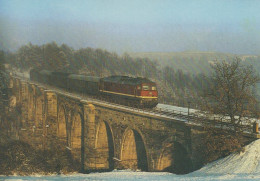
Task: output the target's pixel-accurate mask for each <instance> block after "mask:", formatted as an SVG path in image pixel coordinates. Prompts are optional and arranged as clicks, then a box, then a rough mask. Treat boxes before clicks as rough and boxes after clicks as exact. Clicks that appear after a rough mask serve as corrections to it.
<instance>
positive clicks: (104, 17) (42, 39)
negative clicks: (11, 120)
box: [0, 0, 260, 55]
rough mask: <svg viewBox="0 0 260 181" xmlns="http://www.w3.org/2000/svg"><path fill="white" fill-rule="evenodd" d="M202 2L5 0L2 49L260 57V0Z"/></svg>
mask: <svg viewBox="0 0 260 181" xmlns="http://www.w3.org/2000/svg"><path fill="white" fill-rule="evenodd" d="M196 2H198V3H196ZM196 2H194V1H189V0H187V1H167V0H165V1H162V2H160V1H157V0H153V1H146V0H143V1H133V2H127V1H115V0H114V1H113V0H108V1H81V0H78V1H75V2H74V3H72V2H70V1H62V3H61V1H48V0H47V1H43V2H42V1H30V0H27V1H16V0H10V1H6V0H0V5H1V7H0V27H1V29H0V49H1V50H5V51H15V50H17V49H18V48H19V47H21V46H22V45H26V44H28V43H29V42H31V43H32V44H35V45H43V44H46V43H50V42H53V41H55V42H56V43H57V44H59V45H61V44H67V45H68V46H70V47H72V48H74V49H80V48H87V47H91V48H101V49H106V50H107V51H110V52H116V53H118V54H123V53H124V52H183V51H194V52H196V51H199V52H201V51H202V52H223V53H232V54H251V55H259V54H260V36H259V32H260V22H259V20H260V17H259V16H260V15H259V13H257V12H258V7H260V3H259V1H218V2H217V1H202V0H201V1H196Z"/></svg>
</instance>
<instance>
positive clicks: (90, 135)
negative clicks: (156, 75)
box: [11, 78, 202, 173]
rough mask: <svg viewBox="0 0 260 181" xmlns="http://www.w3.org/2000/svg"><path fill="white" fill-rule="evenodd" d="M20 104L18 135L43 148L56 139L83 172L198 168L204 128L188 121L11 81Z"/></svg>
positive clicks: (14, 99) (25, 82)
mask: <svg viewBox="0 0 260 181" xmlns="http://www.w3.org/2000/svg"><path fill="white" fill-rule="evenodd" d="M11 88H12V91H13V95H14V96H13V100H12V101H13V104H16V105H20V107H21V114H22V116H21V126H20V127H19V128H17V130H16V131H17V138H18V139H20V140H24V141H27V142H29V143H30V144H31V145H34V146H35V147H38V148H42V149H44V148H45V147H48V146H51V144H53V143H55V141H58V142H60V143H63V144H64V146H65V147H66V148H67V149H68V150H70V151H71V153H72V156H73V157H74V158H75V159H78V160H79V161H80V162H81V168H82V169H84V170H112V169H128V168H130V169H140V170H144V171H163V170H167V169H173V170H174V171H175V172H176V173H185V172H188V171H190V170H193V169H196V168H198V167H199V166H200V164H201V163H200V156H199V153H198V152H196V150H195V147H196V145H197V144H198V142H199V137H200V133H201V132H202V131H200V130H198V129H194V127H192V126H191V125H189V124H187V123H186V122H185V121H180V120H175V119H173V118H171V119H170V118H167V117H163V116H160V115H156V114H150V113H146V112H141V111H137V110H134V109H127V108H124V107H120V106H115V105H110V104H107V103H100V102H96V101H91V100H88V99H83V98H81V97H79V96H73V95H71V94H68V93H63V92H60V91H57V90H55V89H51V88H46V87H43V86H42V85H38V84H36V83H32V82H28V81H26V80H21V79H19V78H12V79H11Z"/></svg>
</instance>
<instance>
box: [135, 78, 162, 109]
mask: <svg viewBox="0 0 260 181" xmlns="http://www.w3.org/2000/svg"><path fill="white" fill-rule="evenodd" d="M136 96H137V97H139V98H140V104H141V105H143V107H150V108H151V107H155V106H156V105H157V104H158V91H157V87H156V84H155V83H154V82H152V81H150V80H148V79H146V80H143V81H141V83H140V84H138V85H137V86H136Z"/></svg>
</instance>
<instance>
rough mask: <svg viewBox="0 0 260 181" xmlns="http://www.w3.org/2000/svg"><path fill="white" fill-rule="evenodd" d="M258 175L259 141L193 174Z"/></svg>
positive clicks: (259, 164)
mask: <svg viewBox="0 0 260 181" xmlns="http://www.w3.org/2000/svg"><path fill="white" fill-rule="evenodd" d="M234 173H235V174H238V173H239V174H250V173H253V174H259V175H260V139H259V140H256V141H254V142H252V143H251V144H249V145H247V146H246V147H245V151H244V152H242V153H233V154H231V155H230V156H227V157H226V158H223V159H220V160H217V161H215V162H213V163H210V164H208V165H206V166H205V167H203V168H202V169H200V170H199V171H196V172H194V174H234Z"/></svg>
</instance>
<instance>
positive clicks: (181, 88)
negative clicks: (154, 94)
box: [5, 42, 208, 107]
mask: <svg viewBox="0 0 260 181" xmlns="http://www.w3.org/2000/svg"><path fill="white" fill-rule="evenodd" d="M5 58H6V60H7V63H9V64H11V65H12V66H13V67H16V68H17V69H20V70H22V71H28V70H30V69H32V68H37V69H46V70H51V71H62V72H70V73H77V74H85V75H92V76H100V77H104V76H110V75H128V76H137V77H147V78H149V79H151V80H153V81H155V82H156V83H157V85H158V90H159V100H160V102H163V103H168V104H173V105H178V106H188V102H190V101H192V103H193V104H192V106H193V107H196V106H197V103H196V102H197V99H198V98H200V93H201V90H202V88H203V87H204V86H206V85H207V81H208V80H207V78H206V76H205V75H204V74H202V73H201V74H191V73H189V72H184V71H183V70H181V69H176V67H171V66H164V67H162V66H161V65H160V63H159V62H158V61H156V60H151V59H149V58H133V57H131V56H130V55H129V54H127V53H124V54H123V55H121V56H119V55H118V54H116V53H114V52H108V51H106V50H103V49H93V48H81V49H78V50H74V49H73V48H71V47H69V46H68V45H66V44H62V45H58V44H57V43H55V42H51V43H47V44H44V45H40V46H39V45H33V44H31V43H29V44H27V45H24V46H21V47H20V48H19V49H18V50H17V51H16V52H5Z"/></svg>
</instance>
